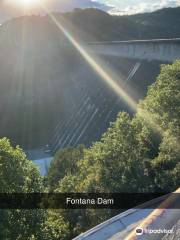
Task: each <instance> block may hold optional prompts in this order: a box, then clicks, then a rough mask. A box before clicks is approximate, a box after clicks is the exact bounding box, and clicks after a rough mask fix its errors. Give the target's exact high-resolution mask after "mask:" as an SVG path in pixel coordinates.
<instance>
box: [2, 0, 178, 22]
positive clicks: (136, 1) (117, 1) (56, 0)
mask: <svg viewBox="0 0 180 240" xmlns="http://www.w3.org/2000/svg"><path fill="white" fill-rule="evenodd" d="M22 1H26V0H0V23H2V22H4V21H6V20H7V19H10V18H13V17H16V16H20V15H23V13H24V12H23V11H24V10H23V7H22ZM29 1H30V0H29ZM31 1H34V2H35V1H42V2H44V3H45V4H46V5H47V7H48V8H49V10H50V11H61V12H65V11H71V10H73V9H74V8H76V7H78V8H88V7H94V8H99V9H102V10H104V11H107V12H109V13H110V14H119V15H125V14H128V15H129V14H136V13H143V12H152V11H155V10H157V9H161V8H165V7H177V6H180V0H31ZM18 2H19V4H17V3H18ZM20 2H21V4H20ZM15 3H16V4H15ZM28 11H29V13H30V14H32V13H39V12H40V10H39V9H37V6H36V9H35V7H34V8H31V9H28Z"/></svg>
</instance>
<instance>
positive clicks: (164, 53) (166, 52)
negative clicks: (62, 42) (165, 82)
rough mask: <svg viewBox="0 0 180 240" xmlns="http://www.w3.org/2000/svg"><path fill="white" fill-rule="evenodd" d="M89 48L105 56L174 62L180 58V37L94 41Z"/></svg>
mask: <svg viewBox="0 0 180 240" xmlns="http://www.w3.org/2000/svg"><path fill="white" fill-rule="evenodd" d="M88 50H89V51H90V52H92V53H96V54H100V55H105V56H117V57H125V58H131V59H144V60H159V61H167V62H172V61H174V60H177V59H180V38H176V39H153V40H132V41H112V42H93V43H89V45H88Z"/></svg>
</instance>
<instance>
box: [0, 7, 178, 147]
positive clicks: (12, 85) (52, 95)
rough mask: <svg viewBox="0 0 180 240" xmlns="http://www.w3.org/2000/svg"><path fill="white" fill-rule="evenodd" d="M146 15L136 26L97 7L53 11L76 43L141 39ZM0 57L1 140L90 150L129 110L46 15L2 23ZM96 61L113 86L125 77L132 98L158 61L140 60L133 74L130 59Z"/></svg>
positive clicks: (149, 78)
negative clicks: (112, 81)
mask: <svg viewBox="0 0 180 240" xmlns="http://www.w3.org/2000/svg"><path fill="white" fill-rule="evenodd" d="M178 11H179V10H178ZM161 14H162V13H161ZM156 15H158V14H156ZM162 15H163V14H162ZM148 16H149V15H144V17H142V16H134V20H135V21H134V20H132V19H133V17H127V16H126V17H112V16H110V15H108V14H106V13H104V12H102V11H99V10H95V9H87V10H76V11H75V12H73V13H67V14H64V15H60V14H55V17H56V18H57V20H58V21H61V23H62V24H63V25H64V26H65V27H66V29H68V31H69V32H71V33H72V35H73V36H74V37H75V38H76V39H81V42H84V41H86V42H87V41H105V40H127V39H135V38H138V36H139V35H138V34H137V33H138V29H137V27H138V26H139V27H140V26H141V25H142V22H143V20H142V19H146V22H148V23H147V24H148V25H150V20H148ZM159 28H160V26H159ZM143 29H145V28H143V26H142V31H144V30H143ZM155 31H156V30H155ZM168 34H169V33H168ZM153 36H154V35H153ZM167 36H168V35H167ZM148 37H149V36H148ZM172 37H174V34H173V36H172ZM78 41H79V40H78ZM0 52H1V54H0V137H4V136H6V137H9V138H10V139H11V140H12V141H13V143H14V144H20V145H21V146H23V147H24V148H26V149H27V148H34V147H35V148H37V147H40V146H44V145H46V144H50V145H51V146H52V148H53V151H55V150H56V149H58V148H59V147H66V146H69V145H73V146H74V145H77V144H79V143H84V144H86V145H90V144H91V143H92V141H95V140H97V139H98V138H99V137H100V136H101V135H102V133H103V132H104V131H105V130H106V129H107V127H108V126H109V123H110V122H111V121H113V120H114V119H115V118H116V115H117V113H118V112H119V111H120V110H128V111H129V112H130V109H129V108H128V106H127V105H126V104H125V102H124V101H123V100H122V99H120V100H119V98H118V97H117V96H116V95H115V94H114V93H113V92H112V90H111V89H110V88H109V87H107V85H106V84H105V83H104V81H103V80H102V79H101V78H100V77H99V76H98V74H97V73H95V71H94V70H93V69H92V68H91V67H90V66H89V64H88V63H86V62H85V60H84V59H83V58H82V57H81V56H80V54H79V53H78V52H77V50H76V49H75V48H74V47H73V46H72V44H70V42H69V41H68V40H67V38H66V37H65V36H64V35H63V33H62V32H61V31H60V30H59V29H58V28H57V26H55V24H54V23H53V22H52V20H50V18H48V17H38V16H31V17H21V18H17V19H14V20H12V21H9V22H6V23H5V24H3V25H2V26H1V27H0ZM101 60H102V61H101V62H99V64H100V65H101V66H103V67H104V69H105V70H106V71H107V72H108V74H109V75H111V77H113V78H114V79H115V80H116V81H117V82H118V84H121V85H123V84H124V83H125V82H126V80H128V85H127V83H125V84H124V87H125V89H126V91H127V92H128V93H129V94H130V95H131V96H133V97H134V98H135V99H136V100H138V99H140V98H142V97H143V96H144V95H145V93H146V90H147V86H148V85H149V84H151V83H152V82H153V80H154V79H155V76H156V75H157V73H158V72H159V64H160V63H159V62H143V61H141V65H140V67H138V69H137V70H136V74H134V75H133V74H132V73H133V72H135V67H136V66H138V65H137V61H135V60H127V59H119V58H116V57H111V58H109V57H104V58H103V59H101ZM115 76H116V77H115ZM128 76H131V77H130V78H128ZM123 82H124V83H123ZM132 89H133V90H132Z"/></svg>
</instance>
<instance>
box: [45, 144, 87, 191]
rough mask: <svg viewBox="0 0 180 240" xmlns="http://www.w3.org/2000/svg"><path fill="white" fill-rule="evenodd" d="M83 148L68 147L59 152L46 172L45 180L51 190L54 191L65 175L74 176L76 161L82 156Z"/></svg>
mask: <svg viewBox="0 0 180 240" xmlns="http://www.w3.org/2000/svg"><path fill="white" fill-rule="evenodd" d="M84 149H85V148H84V146H83V145H80V146H78V147H76V148H73V147H69V148H65V149H61V150H59V151H58V152H57V153H56V155H55V157H54V159H53V161H52V163H51V165H50V168H49V171H48V174H47V179H48V183H49V186H50V188H51V189H55V188H56V186H57V183H58V182H59V181H60V180H61V179H63V177H65V176H66V175H69V174H75V173H76V171H77V164H76V163H77V161H78V160H79V159H81V158H82V156H83V154H84Z"/></svg>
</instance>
